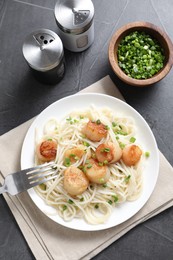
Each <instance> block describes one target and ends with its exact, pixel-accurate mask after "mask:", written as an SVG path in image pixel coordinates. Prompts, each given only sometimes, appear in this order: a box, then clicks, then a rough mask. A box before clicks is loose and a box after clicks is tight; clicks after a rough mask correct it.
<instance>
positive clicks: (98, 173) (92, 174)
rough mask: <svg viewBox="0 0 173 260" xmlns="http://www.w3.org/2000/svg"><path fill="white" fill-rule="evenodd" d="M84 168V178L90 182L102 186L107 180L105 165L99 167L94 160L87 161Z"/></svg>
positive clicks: (107, 173) (107, 170)
mask: <svg viewBox="0 0 173 260" xmlns="http://www.w3.org/2000/svg"><path fill="white" fill-rule="evenodd" d="M84 168H85V173H86V176H87V178H88V179H89V180H90V181H91V182H94V183H97V184H103V183H106V182H107V181H108V180H109V177H110V171H109V168H108V167H107V166H106V165H99V163H98V162H97V161H96V160H94V159H89V160H87V163H86V164H85V167H84Z"/></svg>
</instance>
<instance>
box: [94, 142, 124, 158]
mask: <svg viewBox="0 0 173 260" xmlns="http://www.w3.org/2000/svg"><path fill="white" fill-rule="evenodd" d="M95 154H96V158H97V160H98V161H99V162H107V163H115V162H117V161H119V160H120V159H121V156H122V150H121V148H120V146H119V144H118V143H112V142H108V143H103V144H100V145H99V146H98V147H97V149H96V152H95Z"/></svg>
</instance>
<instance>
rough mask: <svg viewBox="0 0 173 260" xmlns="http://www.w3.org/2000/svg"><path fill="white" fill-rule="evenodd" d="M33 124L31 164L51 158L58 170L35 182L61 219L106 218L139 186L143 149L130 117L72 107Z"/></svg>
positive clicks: (94, 221)
mask: <svg viewBox="0 0 173 260" xmlns="http://www.w3.org/2000/svg"><path fill="white" fill-rule="evenodd" d="M39 130H40V129H36V138H35V164H37V165H38V164H43V163H45V162H50V161H54V162H55V165H56V172H57V173H58V176H57V177H56V178H55V179H53V180H51V181H48V182H46V183H45V184H41V185H39V186H37V187H36V188H35V190H36V192H37V193H38V194H39V196H40V197H41V198H42V199H43V200H44V201H45V202H46V204H48V205H51V206H52V207H54V208H55V209H56V211H57V214H58V215H59V216H60V217H62V218H63V219H64V220H65V221H71V220H72V219H73V218H83V219H84V220H85V221H86V222H87V223H89V224H102V223H105V222H106V221H107V220H108V218H109V216H110V215H111V213H112V211H113V209H114V208H118V206H119V205H121V204H122V203H124V202H126V201H133V200H137V199H138V198H139V196H140V194H141V192H142V186H143V176H142V172H143V168H144V159H145V153H144V151H143V148H142V145H141V144H140V140H138V139H137V137H136V132H137V126H136V125H135V121H134V120H133V118H131V117H127V116H125V115H121V114H117V113H116V111H113V110H111V109H109V108H107V107H102V108H98V107H95V106H90V107H87V108H85V109H83V110H74V111H72V112H71V113H70V114H68V115H67V116H65V117H64V118H63V119H62V120H61V121H59V120H58V119H57V118H50V119H49V120H48V121H47V122H46V123H45V125H44V129H42V130H41V131H39Z"/></svg>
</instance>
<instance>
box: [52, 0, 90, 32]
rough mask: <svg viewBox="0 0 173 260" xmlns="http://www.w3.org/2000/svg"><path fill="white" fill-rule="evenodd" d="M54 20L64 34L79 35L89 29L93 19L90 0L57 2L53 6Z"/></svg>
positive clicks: (62, 0)
mask: <svg viewBox="0 0 173 260" xmlns="http://www.w3.org/2000/svg"><path fill="white" fill-rule="evenodd" d="M54 11H55V19H56V22H57V25H58V26H59V28H60V29H61V30H62V31H64V32H66V33H73V34H81V33H83V32H85V31H86V30H88V29H89V27H90V26H91V24H92V21H93V17H94V5H93V3H92V1H91V0H59V1H58V2H57V3H56V5H55V10H54Z"/></svg>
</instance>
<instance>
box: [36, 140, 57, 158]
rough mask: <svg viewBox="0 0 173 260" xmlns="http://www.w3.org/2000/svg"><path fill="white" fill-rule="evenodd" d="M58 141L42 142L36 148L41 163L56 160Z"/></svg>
mask: <svg viewBox="0 0 173 260" xmlns="http://www.w3.org/2000/svg"><path fill="white" fill-rule="evenodd" d="M57 146H58V144H57V141H56V140H54V139H47V140H44V141H42V142H40V143H39V144H38V145H37V147H36V155H37V158H38V159H39V160H40V161H41V162H50V161H53V160H55V158H56V153H57Z"/></svg>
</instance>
